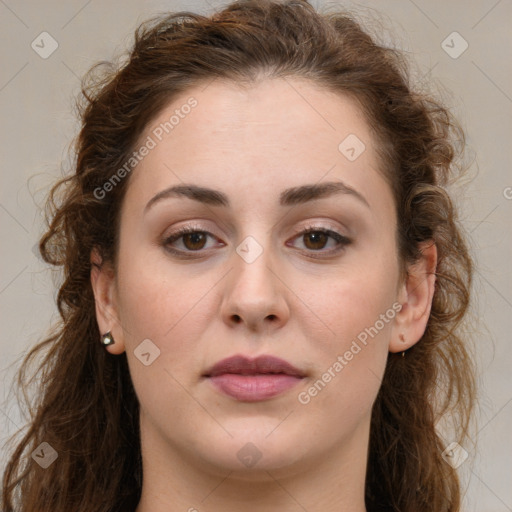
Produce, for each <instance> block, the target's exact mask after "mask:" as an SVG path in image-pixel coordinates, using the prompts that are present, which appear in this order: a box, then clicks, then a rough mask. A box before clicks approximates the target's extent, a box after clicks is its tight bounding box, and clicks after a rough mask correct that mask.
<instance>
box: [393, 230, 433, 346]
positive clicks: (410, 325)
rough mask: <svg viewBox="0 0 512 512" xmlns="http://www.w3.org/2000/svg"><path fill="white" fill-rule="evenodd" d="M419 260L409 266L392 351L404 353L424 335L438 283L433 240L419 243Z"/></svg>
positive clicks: (394, 330) (394, 329)
mask: <svg viewBox="0 0 512 512" xmlns="http://www.w3.org/2000/svg"><path fill="white" fill-rule="evenodd" d="M420 251H421V254H422V255H421V257H420V259H419V260H418V261H417V262H416V263H414V264H412V265H409V266H408V269H407V275H406V278H405V280H404V283H403V284H402V285H401V286H400V289H399V296H398V300H399V301H400V303H401V304H402V309H401V310H400V311H399V313H398V314H397V315H396V317H395V322H394V323H393V328H392V334H391V341H390V343H389V351H390V352H402V351H405V350H407V349H408V348H410V347H412V346H413V345H414V344H415V343H417V342H418V341H419V340H420V339H421V337H422V336H423V334H424V332H425V329H426V327H427V322H428V319H429V316H430V310H431V307H432V298H433V297H434V289H435V282H436V274H435V272H436V267H437V247H436V245H435V242H434V241H433V240H431V241H428V242H423V243H421V244H420Z"/></svg>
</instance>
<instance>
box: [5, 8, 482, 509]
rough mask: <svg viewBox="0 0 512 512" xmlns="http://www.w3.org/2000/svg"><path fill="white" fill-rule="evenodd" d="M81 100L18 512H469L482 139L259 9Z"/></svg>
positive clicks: (317, 25)
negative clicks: (60, 275) (55, 324)
mask: <svg viewBox="0 0 512 512" xmlns="http://www.w3.org/2000/svg"><path fill="white" fill-rule="evenodd" d="M83 93H84V98H85V100H86V101H85V103H84V105H83V109H82V111H81V115H82V129H81V132H80V135H79V137H78V140H77V145H76V153H77V160H76V173H74V174H72V175H70V176H69V177H67V178H65V179H63V180H62V181H61V183H58V184H57V185H55V187H54V189H53V191H52V194H51V196H50V199H49V207H50V210H49V216H50V218H49V221H50V225H49V229H48V232H47V233H46V234H45V235H44V236H43V237H42V239H41V241H40V249H41V253H42V255H43V257H44V258H45V260H46V261H47V262H48V263H51V264H54V265H61V266H62V267H63V270H64V278H65V279H64V282H63V284H62V286H61V288H60V291H59V296H58V306H59V310H60V313H61V316H62V324H61V325H60V326H59V329H58V330H57V331H56V332H55V333H54V334H53V335H52V336H51V337H49V338H48V339H47V340H46V341H45V342H44V343H42V344H41V345H40V346H38V347H36V348H34V350H33V351H32V353H31V355H30V356H29V359H30V358H31V357H33V356H34V355H35V354H36V353H38V352H39V351H40V350H41V349H42V348H44V347H46V348H47V349H48V353H47V355H46V358H45V359H44V361H43V362H42V370H43V374H42V375H43V378H42V381H41V393H40V395H39V396H38V402H37V404H35V410H34V417H33V419H32V422H31V425H30V430H29V431H28V432H27V434H26V436H25V437H24V438H23V440H22V442H21V443H20V444H19V445H18V447H17V449H16V451H15V452H14V453H13V455H12V457H11V460H10V461H9V463H8V466H7V469H6V471H5V475H4V490H3V510H5V511H13V510H20V511H23V512H29V511H36V510H37V511H38V512H43V511H52V512H56V511H64V510H65V511H73V512H78V511H84V512H85V511H87V512H91V511H105V512H106V511H129V510H135V511H136V512H163V511H173V512H174V511H179V510H189V511H193V510H197V511H209V512H213V511H215V512H216V511H231V510H244V511H249V512H251V511H274V510H286V511H295V510H308V511H314V510H322V511H341V510H343V511H345V512H362V511H368V512H370V511H383V510H385V511H400V512H408V511H410V512H413V511H414V512H421V511H425V512H426V511H429V512H432V511H434V512H441V511H451V512H454V511H458V510H460V500H461V497H460V486H459V482H458V478H457V473H456V469H455V467H456V466H457V464H451V463H450V460H449V455H450V454H451V455H452V456H453V451H454V449H453V447H454V446H455V447H456V448H457V447H459V448H460V446H463V444H464V440H465V436H466V434H467V429H468V422H469V419H470V416H471V410H472V406H473V397H474V378H473V363H472V361H471V359H470V357H469V355H468V353H469V352H468V349H467V347H466V344H467V340H465V339H462V337H461V336H460V335H459V328H460V324H461V322H462V320H463V319H464V315H465V312H466V310H467V307H468V304H469V290H470V285H471V276H472V263H471V258H470V256H469V253H468V249H467V247H466V243H465V241H464V236H463V233H462V231H461V228H460V227H459V225H458V223H457V220H456V211H455V210H454V206H453V204H452V201H451V199H450V196H449V195H448V193H447V192H446V191H445V189H444V188H443V186H444V185H445V184H446V183H447V182H448V180H451V179H452V178H453V174H454V171H455V166H454V158H455V156H456V151H457V149H458V143H459V142H461V141H462V142H463V138H462V133H461V131H460V129H459V128H458V126H457V124H456V122H455V121H454V120H453V119H452V118H451V116H450V115H449V113H448V111H447V110H445V108H443V107H442V106H441V105H439V104H437V103H436V102H434V101H433V100H431V99H429V98H427V97H424V96H421V95H419V94H417V93H415V92H414V91H412V90H411V89H410V88H409V86H408V84H407V70H406V67H405V65H404V63H403V61H402V60H401V58H400V56H399V55H398V53H397V52H395V51H392V50H389V49H385V48H383V47H381V46H379V45H377V44H376V43H375V42H374V41H373V40H372V39H371V38H370V36H369V35H367V34H366V33H365V32H364V31H363V30H362V29H361V28H360V27H359V25H358V24H357V23H356V22H355V21H354V20H353V19H351V18H350V17H348V16H346V15H344V14H341V13H340V14H335V15H324V16H321V15H319V14H317V13H316V12H315V11H314V9H313V8H312V7H311V6H310V5H309V4H308V3H306V2H304V1H299V0H291V1H287V2H284V3H271V2H267V1H264V2H262V1H258V0H249V1H244V2H236V3H233V4H231V5H229V6H227V7H226V8H225V9H224V10H223V11H222V12H220V13H217V14H214V15H213V16H211V17H210V18H206V17H202V16H199V15H195V14H191V13H178V14H174V15H169V16H166V17H165V16H164V17H160V18H158V19H156V20H152V21H150V22H147V23H146V24H143V26H141V27H140V28H139V30H138V31H137V34H136V42H135V45H134V48H133V50H132V52H131V54H130V58H129V60H128V61H127V62H126V63H125V64H124V65H123V66H122V67H121V68H120V69H109V70H108V71H106V73H105V74H103V75H100V76H97V77H95V78H94V79H93V80H92V83H90V84H88V85H84V88H83ZM58 194H62V195H60V196H59V195H58ZM27 362H28V360H27ZM23 379H24V376H23V371H22V372H21V374H20V380H21V384H23ZM447 418H448V419H452V420H453V421H452V422H453V424H454V425H455V427H456V429H455V430H454V431H451V432H449V434H447V433H443V435H441V433H440V432H438V431H437V430H436V424H437V423H438V421H440V420H445V419H447ZM448 436H449V437H448ZM453 443H458V444H456V445H454V444H453ZM447 449H448V451H449V452H450V454H448V455H447ZM27 460H28V461H29V464H28V465H24V463H25V462H26V461H27Z"/></svg>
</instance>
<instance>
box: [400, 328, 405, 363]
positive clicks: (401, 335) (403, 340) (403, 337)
mask: <svg viewBox="0 0 512 512" xmlns="http://www.w3.org/2000/svg"><path fill="white" fill-rule="evenodd" d="M398 337H399V338H400V341H401V342H402V343H405V336H404V335H403V334H402V333H400V334H399V335H398ZM402 357H405V350H404V351H403V352H402Z"/></svg>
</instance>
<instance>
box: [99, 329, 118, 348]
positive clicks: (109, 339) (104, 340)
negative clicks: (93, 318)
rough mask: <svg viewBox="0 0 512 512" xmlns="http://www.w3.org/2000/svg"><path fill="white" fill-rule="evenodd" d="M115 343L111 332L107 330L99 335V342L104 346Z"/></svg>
mask: <svg viewBox="0 0 512 512" xmlns="http://www.w3.org/2000/svg"><path fill="white" fill-rule="evenodd" d="M114 343H115V341H114V337H113V336H112V333H111V332H110V331H108V332H107V333H105V334H103V335H102V336H101V344H102V345H104V346H107V345H113V344H114Z"/></svg>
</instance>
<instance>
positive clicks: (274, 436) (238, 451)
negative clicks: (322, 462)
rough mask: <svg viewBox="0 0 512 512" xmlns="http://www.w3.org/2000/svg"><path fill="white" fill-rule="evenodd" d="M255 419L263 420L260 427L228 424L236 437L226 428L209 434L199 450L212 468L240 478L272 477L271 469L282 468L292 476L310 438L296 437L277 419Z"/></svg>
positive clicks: (254, 479) (263, 478) (261, 479)
mask: <svg viewBox="0 0 512 512" xmlns="http://www.w3.org/2000/svg"><path fill="white" fill-rule="evenodd" d="M254 421H258V422H259V423H260V428H254V426H253V428H251V429H248V428H245V429H243V428H241V427H240V426H239V428H234V427H233V426H231V428H230V427H229V426H228V425H226V430H227V431H228V432H230V433H231V434H232V435H233V437H229V435H228V434H227V433H225V432H222V433H219V434H220V436H221V437H218V436H215V437H216V438H215V439H212V438H210V440H209V441H206V444H204V445H203V446H202V449H201V450H198V451H197V452H196V453H197V454H198V455H199V457H201V458H202V459H203V460H205V462H207V463H209V464H210V465H211V466H212V468H213V467H215V468H216V469H217V471H218V470H222V471H231V472H233V474H232V475H231V476H234V477H235V478H240V479H241V480H252V481H268V479H269V478H271V477H270V475H269V474H268V472H273V471H278V470H280V469H283V470H286V471H285V473H286V475H287V476H290V470H291V468H293V467H294V466H297V464H298V463H301V464H303V463H304V459H303V458H304V455H305V452H306V451H307V446H306V443H307V442H308V439H309V440H311V438H310V437H309V436H307V437H305V436H304V435H302V436H299V437H295V436H294V435H293V433H292V432H290V431H289V429H286V428H285V426H284V424H283V425H279V422H278V421H277V422H276V421H275V419H274V420H272V421H269V420H268V419H267V420H266V421H265V420H261V419H259V420H256V419H255V420H254ZM261 424H263V425H264V427H262V426H261ZM277 425H279V426H278V427H277V428H276V426H277ZM302 432H307V430H306V429H305V430H302ZM203 443H204V441H203ZM213 447H214V448H213ZM212 448H213V450H212ZM201 452H202V453H201ZM231 476H230V478H231Z"/></svg>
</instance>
